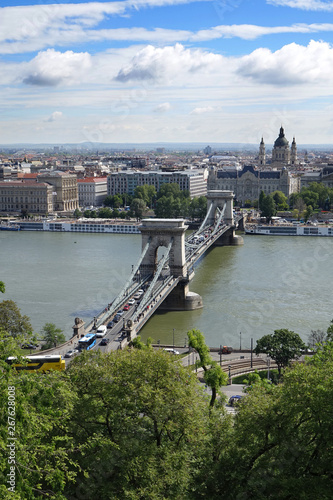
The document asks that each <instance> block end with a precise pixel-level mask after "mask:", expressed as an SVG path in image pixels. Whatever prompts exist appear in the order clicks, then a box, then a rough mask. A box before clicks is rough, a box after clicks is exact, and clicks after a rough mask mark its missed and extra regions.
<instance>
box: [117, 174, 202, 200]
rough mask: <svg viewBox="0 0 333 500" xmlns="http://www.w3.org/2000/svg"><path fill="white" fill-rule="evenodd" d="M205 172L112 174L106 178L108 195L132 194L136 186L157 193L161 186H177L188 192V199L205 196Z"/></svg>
mask: <svg viewBox="0 0 333 500" xmlns="http://www.w3.org/2000/svg"><path fill="white" fill-rule="evenodd" d="M207 176H208V174H207V170H206V169H203V170H190V171H186V170H185V171H176V172H160V171H144V172H136V171H132V170H127V171H122V172H114V173H111V174H110V175H109V176H108V195H111V196H114V195H115V194H124V193H127V194H130V195H133V194H134V190H135V188H136V187H137V186H143V185H145V184H148V185H149V186H154V187H155V189H156V191H159V190H160V188H161V186H162V185H163V184H171V183H175V184H178V185H179V187H180V189H181V191H186V190H187V191H189V193H190V197H191V198H194V197H196V196H205V195H206V194H207Z"/></svg>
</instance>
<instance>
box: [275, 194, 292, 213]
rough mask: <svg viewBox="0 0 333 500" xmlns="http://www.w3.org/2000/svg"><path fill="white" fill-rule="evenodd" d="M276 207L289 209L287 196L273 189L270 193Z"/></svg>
mask: <svg viewBox="0 0 333 500" xmlns="http://www.w3.org/2000/svg"><path fill="white" fill-rule="evenodd" d="M272 196H273V199H274V202H275V205H276V208H277V209H278V210H280V211H283V210H289V205H288V198H287V196H286V195H285V194H283V193H282V191H274V193H272Z"/></svg>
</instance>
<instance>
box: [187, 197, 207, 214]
mask: <svg viewBox="0 0 333 500" xmlns="http://www.w3.org/2000/svg"><path fill="white" fill-rule="evenodd" d="M206 213H207V198H206V196H199V197H194V198H193V199H192V200H191V201H190V205H189V216H190V217H191V218H192V219H204V218H205V216H206Z"/></svg>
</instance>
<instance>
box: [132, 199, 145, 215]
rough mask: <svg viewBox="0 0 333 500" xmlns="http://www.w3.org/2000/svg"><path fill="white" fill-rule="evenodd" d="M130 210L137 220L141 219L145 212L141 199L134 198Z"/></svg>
mask: <svg viewBox="0 0 333 500" xmlns="http://www.w3.org/2000/svg"><path fill="white" fill-rule="evenodd" d="M131 210H132V211H133V213H134V215H135V217H136V218H137V219H141V218H142V216H143V213H144V211H145V210H146V204H145V202H144V201H143V200H142V199H141V198H134V200H133V201H132V203H131Z"/></svg>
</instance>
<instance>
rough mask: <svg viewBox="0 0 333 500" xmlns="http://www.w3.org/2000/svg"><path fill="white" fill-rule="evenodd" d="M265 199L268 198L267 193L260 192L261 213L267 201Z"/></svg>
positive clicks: (259, 204)
mask: <svg viewBox="0 0 333 500" xmlns="http://www.w3.org/2000/svg"><path fill="white" fill-rule="evenodd" d="M265 198H266V195H265V193H264V192H263V191H260V195H259V203H258V206H259V210H260V211H262V210H263V209H264V200H265Z"/></svg>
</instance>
